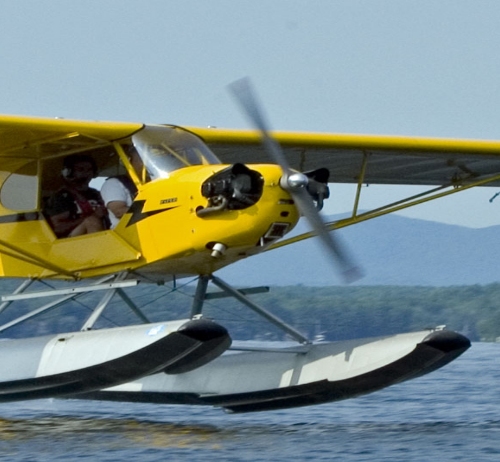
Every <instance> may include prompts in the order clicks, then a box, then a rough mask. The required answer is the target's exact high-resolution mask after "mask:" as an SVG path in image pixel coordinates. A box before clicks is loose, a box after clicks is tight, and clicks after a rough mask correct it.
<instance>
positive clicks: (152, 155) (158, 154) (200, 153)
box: [132, 125, 221, 180]
mask: <svg viewBox="0 0 500 462" xmlns="http://www.w3.org/2000/svg"><path fill="white" fill-rule="evenodd" d="M132 142H133V144H134V147H135V148H136V149H137V152H138V153H139V155H140V156H141V159H142V161H143V162H144V165H145V166H146V170H147V172H148V173H149V176H150V177H151V179H152V180H156V179H157V178H168V177H169V174H170V172H172V171H174V170H179V169H180V168H184V167H189V166H190V165H209V164H220V163H221V162H220V161H219V159H217V157H216V156H215V154H214V153H213V152H212V151H210V149H209V148H208V147H207V146H206V145H205V144H204V143H203V141H201V139H200V138H198V137H197V136H196V135H193V134H192V133H189V132H188V131H186V130H183V129H182V128H178V127H166V126H161V125H147V126H146V127H144V129H143V130H141V131H140V132H138V133H136V134H135V135H134V136H133V137H132Z"/></svg>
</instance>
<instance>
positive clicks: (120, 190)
mask: <svg viewBox="0 0 500 462" xmlns="http://www.w3.org/2000/svg"><path fill="white" fill-rule="evenodd" d="M128 160H129V161H130V164H131V165H132V167H133V168H134V170H135V172H136V174H137V176H138V177H139V178H142V177H143V171H144V164H143V163H142V159H141V157H140V156H139V154H138V153H137V151H136V150H135V149H130V150H129V154H128ZM136 194H137V188H136V186H135V184H134V182H133V181H132V179H131V178H130V177H129V176H128V175H117V176H112V177H109V178H108V179H107V180H106V181H105V182H104V184H103V185H102V188H101V196H102V199H103V201H104V204H105V205H106V207H107V209H108V211H109V220H110V222H111V229H113V228H114V227H115V226H116V225H117V224H118V222H119V221H120V218H121V217H122V216H123V215H124V214H125V213H126V212H127V210H128V209H129V208H130V206H131V205H132V202H133V200H134V197H135V195H136Z"/></svg>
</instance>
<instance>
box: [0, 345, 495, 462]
mask: <svg viewBox="0 0 500 462" xmlns="http://www.w3.org/2000/svg"><path fill="white" fill-rule="evenodd" d="M134 459H136V460H140V461H141V462H142V461H157V460H169V461H176V460H190V461H198V460H199V461H206V460H214V459H217V460H218V461H287V462H288V461H290V460H311V461H312V460H314V461H330V460H339V461H377V460H384V461H402V460H404V461H432V460H436V461H448V460H450V461H451V460H454V461H457V460H458V461H460V460H461V461H499V460H500V344H487V343H475V344H473V346H472V348H471V349H469V350H468V351H467V352H466V353H465V354H464V355H463V356H462V357H460V358H459V359H457V360H456V361H455V362H453V363H451V364H449V365H448V366H446V367H444V368H443V369H441V370H438V371H436V372H434V373H432V374H430V375H427V376H424V377H421V378H419V379H416V380H414V381H410V382H406V383H403V384H400V385H396V386H394V387H391V388H387V389H385V390H382V391H379V392H377V393H373V394H371V395H367V396H364V397H361V398H357V399H352V400H347V401H341V402H337V403H331V404H325V405H320V406H313V407H305V408H298V409H290V410H285V411H274V412H264V413H255V414H226V413H224V412H223V411H221V410H219V409H214V408H209V407H191V406H166V405H145V404H129V403H106V402H92V401H78V400H68V401H63V400H38V401H28V402H19V403H8V404H3V405H0V460H2V461H3V460H15V461H41V460H64V461H68V460H79V461H80V460H82V461H83V460H88V461H90V460H100V461H117V460H134Z"/></svg>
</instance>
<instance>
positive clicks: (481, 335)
mask: <svg viewBox="0 0 500 462" xmlns="http://www.w3.org/2000/svg"><path fill="white" fill-rule="evenodd" d="M1 283H2V284H1V285H0V290H1V292H2V293H10V292H12V290H13V287H15V284H14V283H13V282H12V281H1ZM56 285H57V284H56ZM127 294H128V295H129V297H130V298H131V299H132V300H133V301H134V303H135V304H136V305H137V306H138V307H139V308H140V309H141V310H142V311H143V312H144V314H146V316H147V317H148V319H149V320H151V321H152V322H158V321H162V322H163V321H168V320H172V319H182V318H188V317H189V315H190V309H191V303H192V300H193V296H194V284H191V285H186V286H184V285H181V286H176V287H173V286H171V285H164V286H158V285H150V284H148V285H143V286H141V285H139V287H138V288H136V289H134V290H130V289H127ZM102 295H103V293H97V292H96V293H93V294H89V295H85V296H81V297H79V298H77V299H76V300H74V301H71V302H69V303H67V304H65V305H63V306H60V307H58V308H57V309H52V310H49V311H47V312H46V313H44V314H43V315H41V316H38V317H36V318H34V319H32V320H29V321H27V322H24V323H22V324H20V325H18V326H15V327H13V328H11V329H8V330H5V331H4V332H3V333H2V334H1V337H0V338H9V337H10V338H14V337H26V336H37V335H44V334H49V333H54V332H69V331H74V330H79V328H80V327H81V325H82V323H83V322H84V321H85V319H86V318H87V317H88V316H89V315H90V313H91V312H92V309H93V307H94V306H95V305H96V304H97V303H98V302H99V300H100V298H101V297H102ZM251 299H252V300H253V301H254V302H256V303H257V304H259V305H261V306H263V307H264V308H266V309H267V310H268V311H270V312H271V313H273V314H274V315H276V316H278V317H279V318H281V319H283V320H284V321H285V322H286V323H288V324H290V325H292V326H293V327H295V328H296V329H297V330H299V331H300V332H302V333H303V334H305V335H306V336H307V337H308V338H311V339H313V338H321V339H325V340H345V339H351V338H359V337H372V336H382V335H390V334H396V333H401V332H411V331H415V330H421V329H424V328H428V327H435V326H439V325H446V326H447V328H449V329H453V330H455V331H458V332H461V333H464V334H465V335H467V336H468V337H469V338H470V339H471V340H473V341H497V339H500V283H498V284H497V283H495V284H488V285H472V286H450V287H413V286H354V287H343V286H330V287H306V286H300V285H298V286H291V287H273V288H271V290H270V292H269V293H266V294H259V295H253V296H251ZM47 301H48V300H46V299H43V300H37V301H33V300H26V301H20V302H15V303H14V304H12V305H11V306H9V307H8V308H7V309H5V310H4V311H3V312H2V313H0V324H1V325H3V324H4V323H6V322H9V321H10V320H12V319H14V318H15V317H17V316H20V315H22V314H25V313H27V312H28V311H29V310H31V309H33V308H34V307H37V306H40V305H42V304H45V303H47ZM203 313H204V315H205V316H206V317H209V318H212V319H214V320H215V321H216V322H219V323H220V324H222V325H224V326H226V327H227V328H228V330H229V332H230V333H231V335H232V337H233V338H234V339H238V340H248V339H264V340H284V339H287V337H286V335H285V334H284V333H283V332H282V331H281V330H279V329H278V328H276V327H274V326H272V325H271V324H269V323H268V322H267V321H266V320H264V319H263V318H261V317H260V316H258V315H256V314H255V313H254V312H253V311H251V310H250V309H249V308H247V307H245V306H243V305H241V304H240V303H239V302H238V301H236V300H234V299H232V298H219V299H210V300H207V301H206V302H205V305H204V309H203ZM139 322H140V321H139V320H138V318H137V317H136V315H135V314H134V313H133V312H132V310H130V309H129V308H128V307H127V306H126V305H125V303H124V302H123V300H121V299H120V298H119V297H117V296H115V297H114V299H113V301H112V302H111V303H110V304H109V306H108V307H107V308H106V310H105V311H104V315H103V316H102V317H101V318H100V320H99V321H98V323H97V324H96V326H95V328H105V327H113V326H121V325H127V324H135V323H139Z"/></svg>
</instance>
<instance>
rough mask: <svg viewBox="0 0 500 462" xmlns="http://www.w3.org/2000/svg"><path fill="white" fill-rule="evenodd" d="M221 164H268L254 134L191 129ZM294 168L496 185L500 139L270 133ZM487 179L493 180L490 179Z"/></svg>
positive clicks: (378, 179)
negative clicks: (325, 169) (323, 168)
mask: <svg viewBox="0 0 500 462" xmlns="http://www.w3.org/2000/svg"><path fill="white" fill-rule="evenodd" d="M189 129H190V130H191V131H193V132H195V133H196V134H198V135H199V136H201V137H202V138H203V139H204V140H205V142H206V143H207V144H208V145H209V146H210V148H211V149H212V150H213V151H214V152H215V154H216V155H217V156H218V157H219V158H220V159H221V160H222V162H224V163H235V162H243V163H261V162H270V159H269V158H268V156H267V154H266V153H265V151H264V149H263V148H262V146H261V145H260V138H259V135H258V133H257V132H254V131H251V130H229V129H219V128H189ZM273 136H274V137H275V139H276V140H277V141H278V142H279V143H280V145H281V147H282V148H283V150H284V153H285V155H286V157H287V159H288V161H289V163H290V165H291V166H292V168H295V169H297V170H300V171H308V170H314V169H317V168H320V167H326V168H328V169H329V170H330V182H333V183H358V182H359V181H361V182H363V183H366V184H395V185H396V184H407V185H440V186H442V185H455V186H464V185H468V184H471V183H479V184H481V185H488V186H500V179H497V178H495V176H497V175H499V174H500V141H486V140H467V139H442V138H417V137H403V136H370V135H339V134H323V133H298V132H273ZM488 180H491V181H488Z"/></svg>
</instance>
